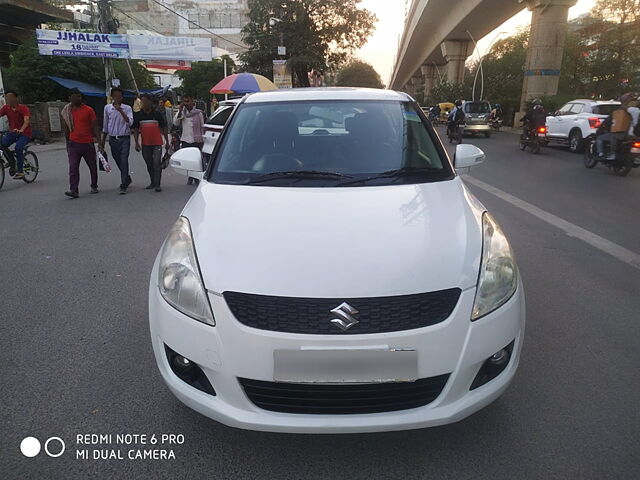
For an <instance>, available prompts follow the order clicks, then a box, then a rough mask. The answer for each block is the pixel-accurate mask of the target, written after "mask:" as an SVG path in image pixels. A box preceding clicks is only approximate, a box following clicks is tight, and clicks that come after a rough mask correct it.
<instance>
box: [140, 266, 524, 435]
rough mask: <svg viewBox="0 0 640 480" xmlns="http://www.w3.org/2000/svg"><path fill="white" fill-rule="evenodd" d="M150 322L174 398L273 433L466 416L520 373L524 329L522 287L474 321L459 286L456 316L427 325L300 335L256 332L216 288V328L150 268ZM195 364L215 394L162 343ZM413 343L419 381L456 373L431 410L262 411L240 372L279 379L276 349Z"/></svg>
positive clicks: (470, 293)
mask: <svg viewBox="0 0 640 480" xmlns="http://www.w3.org/2000/svg"><path fill="white" fill-rule="evenodd" d="M151 278H152V282H151V285H150V290H149V323H150V330H151V339H152V343H153V350H154V354H155V357H156V362H157V364H158V367H159V369H160V372H161V374H162V377H163V379H164V381H165V382H166V384H167V385H168V387H169V389H170V390H171V391H172V392H173V394H174V395H175V396H176V397H177V398H178V399H179V400H180V401H182V402H183V403H185V404H186V405H187V406H189V407H191V408H193V409H194V410H196V411H198V412H200V413H202V414H203V415H206V416H208V417H210V418H212V419H214V420H216V421H219V422H221V423H224V424H226V425H229V426H233V427H238V428H244V429H250V430H262V431H272V432H298V433H356V432H374V431H393V430H407V429H414V428H422V427H429V426H436V425H442V424H447V423H452V422H456V421H459V420H461V419H463V418H465V417H466V416H468V415H470V414H472V413H474V412H476V411H477V410H480V409H481V408H483V407H484V406H486V405H488V404H489V403H491V402H492V401H493V400H495V399H496V398H497V397H499V396H500V395H501V394H502V393H503V392H504V390H505V389H506V388H507V386H508V384H509V383H510V381H511V379H512V378H513V376H514V374H515V371H516V368H517V365H518V360H519V357H520V351H521V349H522V340H523V333H524V320H525V304H524V295H523V290H522V285H521V284H520V285H519V286H518V289H517V291H516V293H515V294H514V296H513V297H512V298H511V299H510V300H509V301H508V302H507V303H506V304H505V305H503V306H502V307H501V308H499V309H498V310H496V311H495V312H493V313H491V314H489V315H487V316H485V317H483V318H481V319H479V320H478V321H475V322H470V320H469V318H470V312H471V308H472V305H473V300H474V295H475V288H471V289H468V290H466V291H463V292H462V295H461V297H460V300H459V302H458V305H457V306H456V308H455V310H454V312H453V313H452V315H451V316H450V317H449V318H448V319H447V320H446V321H444V322H442V323H440V324H437V325H433V326H430V327H425V328H421V329H415V330H409V331H403V332H395V333H390V334H388V333H386V334H373V335H350V336H348V337H346V336H339V335H335V336H330V335H324V336H322V335H299V334H289V333H278V332H270V331H264V330H257V329H253V328H250V327H246V326H244V325H242V324H240V323H239V322H237V321H236V320H235V319H234V318H233V316H232V314H231V312H230V311H229V309H228V307H227V305H226V302H225V301H224V298H223V297H222V296H220V295H217V294H212V293H210V299H211V304H212V307H213V311H214V316H215V319H216V326H215V327H212V326H210V325H205V324H202V323H200V322H197V321H195V320H193V319H191V318H189V317H187V316H185V315H183V314H182V313H180V312H178V311H177V310H175V309H174V308H173V307H171V306H170V305H169V304H167V303H166V302H165V301H164V299H163V298H162V297H161V296H160V294H159V291H158V288H157V286H156V284H155V282H154V280H155V278H157V277H156V269H155V268H154V272H153V273H152V277H151ZM514 340H515V344H514V347H513V352H512V356H511V360H510V363H509V365H508V366H507V368H506V369H505V370H504V371H503V372H502V373H501V374H500V375H499V376H498V377H496V378H495V379H494V380H492V381H490V382H489V383H487V384H485V385H483V386H481V387H479V388H476V389H474V390H472V391H470V390H469V387H470V385H471V383H472V381H473V379H474V378H475V376H476V374H477V373H478V370H479V369H480V366H481V365H482V363H483V362H484V361H485V360H486V359H487V358H488V357H489V356H491V355H492V354H493V353H495V352H497V351H498V350H500V349H501V348H503V347H505V346H506V345H508V344H509V343H510V342H512V341H514ZM165 344H166V345H167V346H169V347H170V348H171V349H173V350H174V351H176V352H178V353H179V354H181V355H184V356H186V357H188V358H189V359H190V360H192V361H193V362H196V363H197V364H198V365H199V366H200V367H201V368H202V370H203V371H204V373H205V374H206V376H207V377H208V379H209V380H210V382H211V384H212V385H213V388H214V389H215V391H216V395H215V396H213V395H209V394H207V393H204V392H202V391H200V390H197V389H195V388H193V387H192V386H190V385H188V384H187V383H185V382H183V381H182V380H180V379H179V378H178V377H177V376H176V375H175V374H174V373H173V371H172V370H171V368H170V366H169V364H168V361H167V357H166V354H165V348H164V345H165ZM372 347H380V348H413V349H416V350H417V351H418V377H419V378H426V377H432V376H436V375H442V374H445V373H450V374H451V375H450V377H449V380H448V382H447V384H446V385H445V387H444V389H443V391H442V392H441V394H440V395H439V397H438V398H436V400H435V401H433V402H432V403H430V404H429V405H426V406H424V407H418V408H413V409H410V410H400V411H393V412H384V413H368V414H355V415H354V414H347V415H311V414H289V413H278V412H271V411H267V410H262V409H260V408H258V407H257V406H255V405H254V404H253V403H252V402H251V401H250V400H249V399H248V398H247V396H246V395H245V393H244V391H243V389H242V387H241V386H240V383H239V382H238V378H249V379H254V380H265V381H273V363H274V360H273V359H274V354H273V352H274V350H275V349H289V350H290V349H301V348H353V349H358V348H372Z"/></svg>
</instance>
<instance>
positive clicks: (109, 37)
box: [36, 28, 130, 58]
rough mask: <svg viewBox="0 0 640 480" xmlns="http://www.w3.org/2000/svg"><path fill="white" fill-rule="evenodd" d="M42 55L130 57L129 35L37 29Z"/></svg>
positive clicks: (39, 49) (39, 50)
mask: <svg viewBox="0 0 640 480" xmlns="http://www.w3.org/2000/svg"><path fill="white" fill-rule="evenodd" d="M36 38H37V39H38V52H39V53H40V55H59V56H64V57H106V58H130V56H129V42H128V40H127V35H118V34H114V33H89V32H71V31H65V30H43V29H40V28H38V29H37V30H36Z"/></svg>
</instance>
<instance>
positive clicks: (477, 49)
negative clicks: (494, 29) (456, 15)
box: [466, 30, 509, 101]
mask: <svg viewBox="0 0 640 480" xmlns="http://www.w3.org/2000/svg"><path fill="white" fill-rule="evenodd" d="M466 32H467V34H468V35H469V38H471V41H472V42H473V45H474V47H475V50H476V53H477V54H478V62H479V64H478V68H477V69H476V76H475V78H474V79H473V88H472V90H471V99H472V100H473V101H475V99H476V81H477V80H478V72H480V74H481V75H482V77H481V87H480V100H482V97H483V96H484V68H482V60H483V59H484V57H485V55H486V54H487V53H489V50H490V49H491V47H492V46H493V44H494V43H495V42H496V40H497V39H498V37H499V36H500V35H502V34H503V33H509V32H505V31H501V32H498V33H497V34H496V35H495V36H494V37H493V40H491V42H490V43H489V46H488V47H487V49H486V50H485V52H484V55H480V49H479V48H478V44H477V43H476V41H475V39H474V38H473V35H471V32H470V31H469V30H467V31H466Z"/></svg>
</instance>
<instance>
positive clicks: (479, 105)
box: [464, 102, 491, 113]
mask: <svg viewBox="0 0 640 480" xmlns="http://www.w3.org/2000/svg"><path fill="white" fill-rule="evenodd" d="M490 111H491V108H490V107H489V104H488V103H487V102H466V103H465V104H464V113H489V112H490Z"/></svg>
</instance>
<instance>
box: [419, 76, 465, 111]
mask: <svg viewBox="0 0 640 480" xmlns="http://www.w3.org/2000/svg"><path fill="white" fill-rule="evenodd" d="M466 98H470V89H469V88H468V87H467V86H466V85H462V84H454V83H450V82H448V81H446V80H445V81H444V82H442V83H440V84H438V85H436V86H435V87H433V88H432V89H431V92H429V95H428V96H427V97H426V98H425V99H424V103H423V105H435V104H436V103H443V102H451V103H453V102H455V101H456V100H457V99H462V100H464V99H466Z"/></svg>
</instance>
